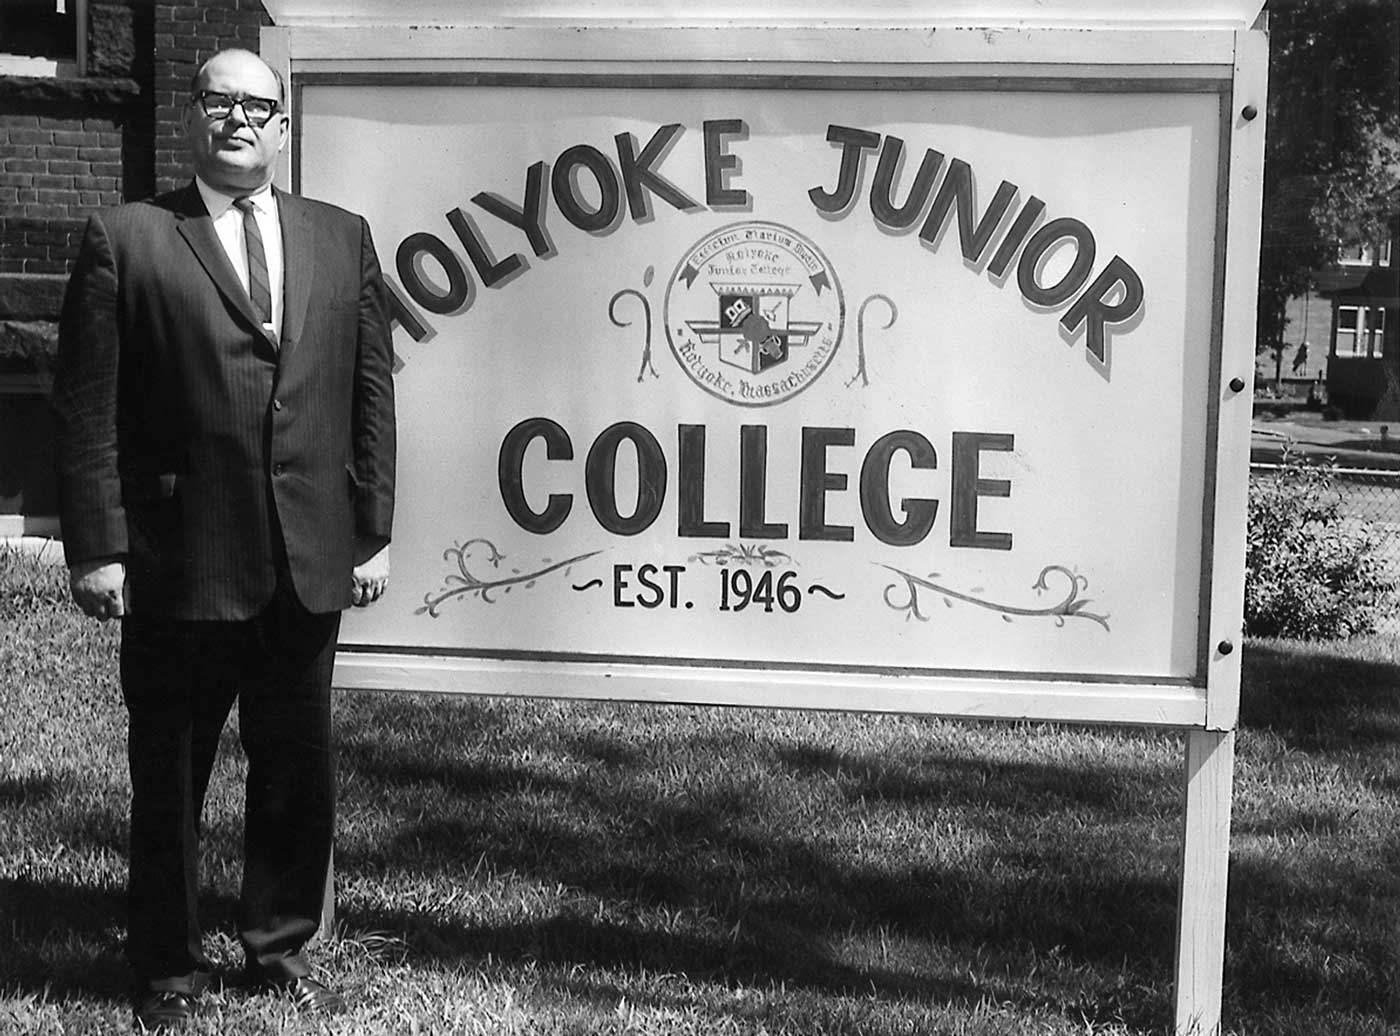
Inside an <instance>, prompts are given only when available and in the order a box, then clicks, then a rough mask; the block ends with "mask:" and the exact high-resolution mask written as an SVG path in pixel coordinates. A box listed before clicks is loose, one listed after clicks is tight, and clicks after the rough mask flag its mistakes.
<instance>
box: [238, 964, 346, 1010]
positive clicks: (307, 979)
mask: <svg viewBox="0 0 1400 1036" xmlns="http://www.w3.org/2000/svg"><path fill="white" fill-rule="evenodd" d="M249 978H250V979H251V981H252V984H253V985H254V986H255V987H256V988H258V989H266V990H269V991H271V992H274V993H281V994H283V995H284V996H288V997H291V1000H292V1003H293V1004H294V1005H295V1006H296V1009H297V1013H299V1014H339V1013H340V1012H341V1011H344V1010H345V997H343V996H341V995H340V994H339V993H337V992H336V991H335V990H334V989H332V988H331V987H330V986H328V985H326V984H325V983H324V982H321V981H319V980H317V979H314V978H312V977H311V976H310V975H302V976H301V977H300V978H272V977H270V976H267V975H263V974H259V973H257V972H255V971H250V972H249Z"/></svg>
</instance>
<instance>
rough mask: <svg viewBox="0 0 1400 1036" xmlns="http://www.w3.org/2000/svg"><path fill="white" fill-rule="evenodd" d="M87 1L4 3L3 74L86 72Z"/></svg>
mask: <svg viewBox="0 0 1400 1036" xmlns="http://www.w3.org/2000/svg"><path fill="white" fill-rule="evenodd" d="M86 26H87V0H0V75H9V76H44V77H50V78H53V77H58V76H81V75H83V74H85V72H86V68H85V66H86V64H87V47H86V40H85V35H84V34H85V30H86Z"/></svg>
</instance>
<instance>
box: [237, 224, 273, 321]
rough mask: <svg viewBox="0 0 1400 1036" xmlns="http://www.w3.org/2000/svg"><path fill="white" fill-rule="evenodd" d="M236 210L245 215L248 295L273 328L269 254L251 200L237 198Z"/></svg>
mask: <svg viewBox="0 0 1400 1036" xmlns="http://www.w3.org/2000/svg"><path fill="white" fill-rule="evenodd" d="M233 205H234V208H236V209H237V210H238V211H239V212H241V213H243V239H244V241H245V242H246V243H247V245H248V294H249V295H250V296H251V297H252V299H253V309H254V310H255V311H256V312H257V314H258V317H259V319H261V320H262V322H263V324H265V325H267V326H268V327H271V326H272V290H271V288H269V287H268V283H269V282H268V276H267V254H266V253H265V252H264V251H263V239H262V231H261V230H259V229H258V221H257V220H256V219H255V218H254V217H253V201H252V199H251V198H235V199H234V202H233Z"/></svg>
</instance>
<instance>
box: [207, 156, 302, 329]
mask: <svg viewBox="0 0 1400 1036" xmlns="http://www.w3.org/2000/svg"><path fill="white" fill-rule="evenodd" d="M194 182H195V186H196V187H198V188H199V196H200V197H201V198H203V199H204V207H205V208H206V209H208V210H209V215H210V216H211V217H212V218H213V220H214V232H215V233H216V234H218V235H219V243H220V244H221V245H223V246H224V252H225V253H226V254H227V255H228V260H229V262H230V263H232V264H233V269H234V271H235V272H236V273H237V274H238V280H239V282H240V283H241V284H242V285H243V290H244V291H245V292H246V291H247V290H248V244H247V242H246V241H245V240H244V238H243V213H241V212H239V211H238V210H237V209H236V208H234V207H233V199H232V198H231V197H229V196H228V195H227V194H220V193H219V192H218V191H216V190H214V188H212V187H210V186H209V185H208V184H207V183H205V182H204V181H203V180H201V179H200V178H199V177H197V176H196V177H195V178H194ZM248 197H249V198H250V199H252V202H253V218H254V219H256V220H257V221H258V229H259V230H261V231H262V239H263V257H264V258H265V259H266V260H267V287H268V291H269V292H270V293H271V294H272V324H271V325H270V326H269V327H268V328H267V330H269V331H271V332H272V333H273V336H274V337H280V335H281V330H282V282H283V273H284V264H283V262H282V224H281V223H280V222H279V221H278V219H277V195H275V194H274V193H273V192H272V186H271V185H270V184H269V185H268V186H266V187H264V188H263V189H262V190H260V191H257V192H255V193H253V194H250V195H248Z"/></svg>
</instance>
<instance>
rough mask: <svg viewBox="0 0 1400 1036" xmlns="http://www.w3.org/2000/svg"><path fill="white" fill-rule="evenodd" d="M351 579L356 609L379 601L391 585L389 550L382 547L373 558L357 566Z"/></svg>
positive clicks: (352, 572) (352, 571)
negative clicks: (353, 586) (353, 585)
mask: <svg viewBox="0 0 1400 1036" xmlns="http://www.w3.org/2000/svg"><path fill="white" fill-rule="evenodd" d="M351 579H352V580H353V581H354V584H355V589H354V596H353V597H352V600H353V601H354V602H355V607H356V608H363V607H364V606H365V605H367V604H373V603H374V602H375V601H377V600H379V598H380V597H382V596H383V595H384V591H385V589H386V588H387V587H388V585H389V548H388V547H387V546H385V547H381V548H380V549H379V551H378V552H377V553H375V554H374V556H373V557H370V558H369V559H367V560H365V561H363V562H361V563H360V564H358V565H356V566H355V567H354V569H352V570H351Z"/></svg>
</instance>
